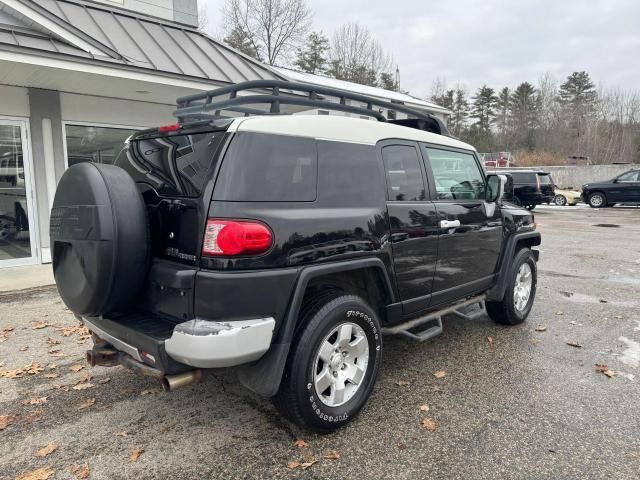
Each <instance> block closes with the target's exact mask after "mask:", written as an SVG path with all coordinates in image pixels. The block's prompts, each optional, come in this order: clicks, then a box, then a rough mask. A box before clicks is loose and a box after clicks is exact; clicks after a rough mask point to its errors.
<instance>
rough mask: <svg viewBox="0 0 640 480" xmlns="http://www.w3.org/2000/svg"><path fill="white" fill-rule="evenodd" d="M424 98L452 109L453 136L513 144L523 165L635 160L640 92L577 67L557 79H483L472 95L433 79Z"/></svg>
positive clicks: (480, 144) (499, 147) (495, 147)
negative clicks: (600, 85)
mask: <svg viewBox="0 0 640 480" xmlns="http://www.w3.org/2000/svg"><path fill="white" fill-rule="evenodd" d="M431 101H433V102H434V103H437V104H438V105H441V106H443V107H446V108H448V109H449V110H451V111H452V115H451V117H450V119H449V129H450V130H451V132H452V134H453V135H454V136H456V137H459V138H461V139H463V140H465V141H467V142H469V143H471V144H473V145H475V146H476V148H478V150H479V151H485V152H497V151H515V152H517V153H518V154H517V160H518V161H519V162H520V163H522V164H525V165H526V164H551V163H552V164H556V165H557V164H563V163H567V162H568V161H570V160H573V161H575V157H580V159H579V160H578V161H586V160H587V158H588V160H589V161H590V162H591V163H600V164H606V163H613V162H640V96H639V95H638V94H637V93H629V92H622V91H619V90H605V89H597V88H596V86H595V84H594V82H593V81H592V79H591V77H590V76H589V74H588V73H587V72H585V71H580V72H573V73H571V74H570V75H569V76H568V77H567V78H566V79H565V81H564V82H562V83H560V84H559V82H557V81H556V80H555V79H554V78H553V77H552V76H551V75H550V74H544V75H542V76H541V77H540V78H539V80H538V82H537V84H535V85H534V84H533V83H531V82H522V83H521V84H519V85H517V86H516V87H515V88H510V87H502V88H500V89H494V88H492V87H489V86H487V85H483V86H481V87H480V88H478V90H476V92H475V93H473V94H472V95H469V94H468V93H467V91H466V89H465V88H464V87H462V86H460V85H458V86H456V87H454V88H447V86H446V84H445V83H444V81H442V80H441V79H437V80H436V81H435V82H434V83H433V85H432V90H431ZM571 157H574V158H573V159H572V158H571Z"/></svg>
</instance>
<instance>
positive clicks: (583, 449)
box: [0, 207, 640, 480]
mask: <svg viewBox="0 0 640 480" xmlns="http://www.w3.org/2000/svg"><path fill="white" fill-rule="evenodd" d="M535 215H536V221H537V223H538V228H539V230H540V231H541V232H542V235H543V244H542V246H541V247H540V250H541V256H540V263H539V286H538V294H537V298H536V301H535V305H534V307H533V310H532V313H531V316H530V317H529V320H528V321H527V322H526V323H525V324H523V325H520V326H516V327H502V326H498V325H495V324H493V323H492V322H491V321H490V320H489V319H488V318H487V317H486V316H484V317H482V318H480V319H478V320H474V321H465V320H462V319H459V318H456V317H450V318H447V320H446V322H445V332H444V334H443V335H441V336H439V337H436V338H434V339H432V340H430V341H428V342H425V343H415V342H412V341H411V340H408V339H405V338H400V337H387V338H385V344H384V354H383V366H382V369H381V371H380V376H379V378H378V383H377V386H376V388H375V391H374V394H373V397H372V398H371V400H370V401H369V403H368V405H367V406H366V408H365V409H364V410H363V411H362V412H361V414H360V415H359V416H358V417H357V418H356V419H355V420H354V421H353V422H352V423H351V424H350V425H349V426H348V427H347V428H344V429H342V430H340V431H338V432H336V433H333V434H329V435H324V436H318V435H313V434H309V433H306V432H304V431H302V430H300V429H299V428H297V427H295V426H293V425H291V424H289V423H287V422H286V421H284V420H282V419H281V418H280V417H279V416H278V415H277V414H276V412H275V410H274V408H273V407H272V405H271V403H270V402H269V400H266V399H262V398H260V397H258V396H256V395H254V394H252V393H250V392H248V391H246V390H244V389H243V388H242V387H241V386H239V385H238V384H237V383H236V381H235V378H234V374H233V371H230V370H227V371H217V372H215V373H211V374H208V375H207V376H206V378H205V380H204V382H203V383H201V384H199V385H196V386H193V387H189V388H186V389H183V390H177V391H175V392H171V393H163V392H161V391H160V389H159V386H158V384H157V383H155V382H154V381H153V380H150V379H147V378H144V377H140V376H137V375H136V374H133V373H131V372H129V371H127V370H125V369H124V368H122V367H116V368H104V367H96V368H90V367H88V366H85V363H84V352H85V350H86V349H87V348H90V344H91V340H90V339H88V338H87V336H86V332H84V331H83V330H82V329H80V328H79V327H77V322H76V320H75V318H74V317H73V315H71V313H70V312H69V311H68V310H66V308H65V307H64V305H63V304H62V302H61V301H60V299H59V297H58V296H57V295H56V291H55V289H54V288H52V287H44V288H35V289H30V290H23V291H19V292H15V291H14V292H10V293H4V294H3V293H2V292H0V478H2V479H5V478H7V479H13V478H18V477H19V476H21V475H23V474H33V472H34V471H36V473H37V476H34V477H28V478H50V479H65V478H83V476H84V478H93V479H110V480H113V479H120V478H135V479H151V478H154V479H155V478H171V479H205V478H207V479H208V478H212V479H213V478H215V479H218V478H220V479H235V478H246V479H268V478H284V479H297V478H303V479H319V478H344V479H350V478H357V479H365V478H366V479H378V478H380V479H383V478H384V479H429V478H434V479H436V478H437V479H449V478H451V479H458V478H460V479H543V478H553V479H574V478H575V479H600V478H609V479H638V478H639V477H640V388H639V385H640V369H639V366H640V209H638V208H613V209H605V210H593V209H590V208H580V207H576V208H574V207H557V208H543V209H538V210H536V211H535ZM2 275H3V273H2V272H0V276H2ZM596 365H599V366H596ZM81 367H83V368H81ZM436 372H444V376H442V374H441V373H440V374H439V375H438V377H440V378H437V377H436V376H435V375H434V373H436ZM14 376H17V378H12V377H14ZM420 407H422V409H421V408H420ZM427 407H428V410H427ZM425 418H427V419H429V420H431V422H424V423H425V424H426V425H428V426H429V427H430V429H427V428H424V427H423V422H422V421H423V419H425ZM296 440H304V442H298V443H297V444H296V443H295V441H296ZM325 457H328V458H325ZM303 465H304V466H303ZM290 467H292V468H290ZM305 467H306V468H305ZM47 475H48V476H47Z"/></svg>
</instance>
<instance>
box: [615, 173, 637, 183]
mask: <svg viewBox="0 0 640 480" xmlns="http://www.w3.org/2000/svg"><path fill="white" fill-rule="evenodd" d="M638 176H640V172H627V173H623V174H622V175H620V176H619V177H618V181H619V182H637V181H638Z"/></svg>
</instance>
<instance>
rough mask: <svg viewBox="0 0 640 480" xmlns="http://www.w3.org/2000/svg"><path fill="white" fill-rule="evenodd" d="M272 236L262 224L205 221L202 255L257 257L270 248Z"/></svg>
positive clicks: (237, 221) (235, 221) (236, 221)
mask: <svg viewBox="0 0 640 480" xmlns="http://www.w3.org/2000/svg"><path fill="white" fill-rule="evenodd" d="M272 244H273V236H272V235H271V230H269V229H268V228H267V227H266V226H265V225H264V224H262V223H258V222H250V221H239V220H212V219H209V220H207V228H206V229H205V232H204V242H203V243H202V255H207V256H235V255H257V254H260V253H264V252H266V251H267V250H269V249H270V248H271V245H272Z"/></svg>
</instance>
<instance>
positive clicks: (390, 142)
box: [376, 139, 431, 205]
mask: <svg viewBox="0 0 640 480" xmlns="http://www.w3.org/2000/svg"><path fill="white" fill-rule="evenodd" d="M393 146H405V147H413V148H414V149H415V150H416V155H417V158H418V168H419V169H420V172H421V174H422V186H423V187H424V193H425V197H426V198H425V200H392V199H390V198H389V182H388V179H387V169H386V168H385V166H384V159H383V158H382V149H383V148H384V147H393ZM376 155H377V156H378V164H379V165H380V167H381V168H382V173H383V175H384V184H385V199H386V202H387V203H397V204H403V205H407V204H412V203H413V204H416V203H420V204H422V203H430V202H431V186H430V185H429V183H428V182H427V172H426V171H425V165H424V162H423V161H421V160H422V154H421V152H420V146H419V145H418V142H414V141H412V140H402V139H386V140H380V141H379V142H378V143H377V144H376Z"/></svg>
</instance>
